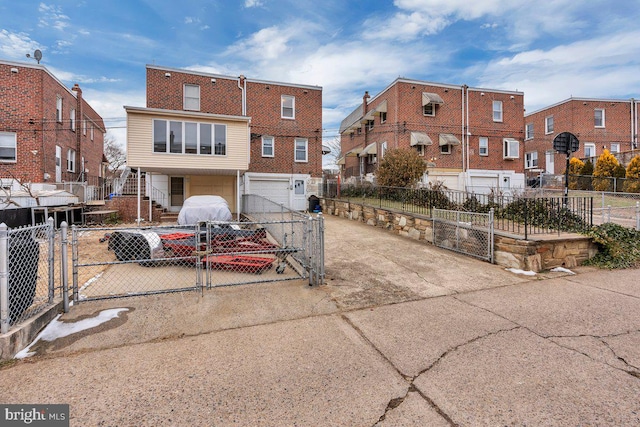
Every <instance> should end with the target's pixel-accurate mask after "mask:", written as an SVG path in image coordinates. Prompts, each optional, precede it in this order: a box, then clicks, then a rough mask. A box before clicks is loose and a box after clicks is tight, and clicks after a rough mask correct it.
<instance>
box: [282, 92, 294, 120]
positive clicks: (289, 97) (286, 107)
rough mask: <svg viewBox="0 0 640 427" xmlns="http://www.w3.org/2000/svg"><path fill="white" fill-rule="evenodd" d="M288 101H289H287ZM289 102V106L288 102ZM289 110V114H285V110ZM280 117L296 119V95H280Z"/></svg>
mask: <svg viewBox="0 0 640 427" xmlns="http://www.w3.org/2000/svg"><path fill="white" fill-rule="evenodd" d="M288 101H290V102H288ZM289 103H290V104H291V106H289V105H288V104H289ZM289 109H290V110H291V115H288V114H285V111H287V112H288V110H289ZM280 117H281V118H283V119H289V120H295V119H296V97H295V96H292V95H281V96H280Z"/></svg>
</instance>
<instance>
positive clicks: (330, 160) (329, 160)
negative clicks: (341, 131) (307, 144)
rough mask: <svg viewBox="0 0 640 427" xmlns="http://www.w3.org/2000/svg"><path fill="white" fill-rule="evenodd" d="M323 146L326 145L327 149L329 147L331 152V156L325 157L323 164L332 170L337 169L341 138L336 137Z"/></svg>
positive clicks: (326, 155) (325, 142)
mask: <svg viewBox="0 0 640 427" xmlns="http://www.w3.org/2000/svg"><path fill="white" fill-rule="evenodd" d="M322 144H323V145H326V146H327V147H329V149H330V150H331V152H330V153H329V154H325V155H324V156H323V162H322V163H323V164H324V165H327V166H329V167H331V168H336V162H337V161H338V158H339V157H340V150H341V147H340V137H338V136H337V137H335V138H333V139H332V140H330V141H324V142H323V143H322Z"/></svg>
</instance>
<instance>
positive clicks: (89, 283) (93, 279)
mask: <svg viewBox="0 0 640 427" xmlns="http://www.w3.org/2000/svg"><path fill="white" fill-rule="evenodd" d="M102 273H104V272H103V271H101V272H100V273H98V274H96V275H95V276H93V277H92V278H91V279H89V280H87V281H86V282H85V283H84V285H82V286H81V287H80V290H81V291H84V290H85V289H87V288H88V287H89V286H90V285H91V284H92V283H93V282H95V281H96V280H98V279H99V278H100V276H102Z"/></svg>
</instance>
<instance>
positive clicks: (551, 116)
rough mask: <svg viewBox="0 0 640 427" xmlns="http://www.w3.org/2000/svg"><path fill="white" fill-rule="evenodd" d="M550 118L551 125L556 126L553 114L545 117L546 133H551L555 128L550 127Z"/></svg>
mask: <svg viewBox="0 0 640 427" xmlns="http://www.w3.org/2000/svg"><path fill="white" fill-rule="evenodd" d="M549 119H551V125H552V127H553V128H555V121H554V119H553V114H552V115H550V116H547V117H545V118H544V134H545V135H549V134H552V133H553V129H551V130H550V129H549Z"/></svg>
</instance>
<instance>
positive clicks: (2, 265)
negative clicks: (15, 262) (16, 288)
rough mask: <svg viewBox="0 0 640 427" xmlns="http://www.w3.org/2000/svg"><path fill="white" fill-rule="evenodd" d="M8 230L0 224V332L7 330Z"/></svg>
mask: <svg viewBox="0 0 640 427" xmlns="http://www.w3.org/2000/svg"><path fill="white" fill-rule="evenodd" d="M8 246H9V231H8V228H7V224H5V223H4V222H3V223H2V224H0V333H3V334H6V333H7V332H9V257H8V254H9V251H8V249H9V248H8Z"/></svg>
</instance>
